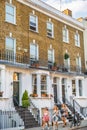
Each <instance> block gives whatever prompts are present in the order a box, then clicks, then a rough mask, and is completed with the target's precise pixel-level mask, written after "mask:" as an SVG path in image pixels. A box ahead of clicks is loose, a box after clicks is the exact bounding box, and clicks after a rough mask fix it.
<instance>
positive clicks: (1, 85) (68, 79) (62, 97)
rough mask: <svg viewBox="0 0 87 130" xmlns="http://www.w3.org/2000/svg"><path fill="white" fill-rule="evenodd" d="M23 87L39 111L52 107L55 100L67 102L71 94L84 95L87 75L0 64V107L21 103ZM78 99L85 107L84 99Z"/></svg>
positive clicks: (79, 96) (79, 97)
mask: <svg viewBox="0 0 87 130" xmlns="http://www.w3.org/2000/svg"><path fill="white" fill-rule="evenodd" d="M25 90H27V91H28V95H29V98H30V99H31V101H32V103H33V104H34V105H35V106H36V107H37V108H39V110H40V111H41V109H43V108H44V107H48V108H49V109H52V108H53V106H54V104H55V103H58V102H61V103H63V102H65V101H67V102H71V100H72V97H74V98H78V99H85V98H87V77H86V76H84V74H76V73H74V72H65V73H63V72H56V71H49V70H45V69H34V68H20V67H15V66H7V65H0V93H2V95H0V109H2V110H4V109H12V108H13V109H14V106H15V105H19V106H21V105H22V102H21V101H22V95H23V92H24V91H25ZM81 101H82V100H79V101H78V103H79V104H80V102H81ZM82 102H83V103H81V104H82V105H85V106H87V101H86V102H85V101H82Z"/></svg>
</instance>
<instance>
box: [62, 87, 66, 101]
mask: <svg viewBox="0 0 87 130" xmlns="http://www.w3.org/2000/svg"><path fill="white" fill-rule="evenodd" d="M62 101H63V103H65V85H62Z"/></svg>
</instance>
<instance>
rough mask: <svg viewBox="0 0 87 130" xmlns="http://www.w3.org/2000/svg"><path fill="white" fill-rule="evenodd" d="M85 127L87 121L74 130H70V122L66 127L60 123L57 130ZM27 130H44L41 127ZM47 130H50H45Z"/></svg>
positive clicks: (51, 129)
mask: <svg viewBox="0 0 87 130" xmlns="http://www.w3.org/2000/svg"><path fill="white" fill-rule="evenodd" d="M83 127H87V120H83V121H82V122H81V125H80V126H74V127H72V128H70V123H69V122H67V126H66V127H63V123H59V126H58V129H56V130H76V129H78V128H83ZM25 130H42V128H41V127H35V128H29V129H25ZM45 130H48V129H45ZM49 130H53V128H52V126H50V129H49Z"/></svg>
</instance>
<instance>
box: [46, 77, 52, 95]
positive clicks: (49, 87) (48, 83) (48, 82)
mask: <svg viewBox="0 0 87 130" xmlns="http://www.w3.org/2000/svg"><path fill="white" fill-rule="evenodd" d="M51 86H52V85H51V79H50V76H49V75H47V93H48V94H51V93H52V92H51V91H52V88H51Z"/></svg>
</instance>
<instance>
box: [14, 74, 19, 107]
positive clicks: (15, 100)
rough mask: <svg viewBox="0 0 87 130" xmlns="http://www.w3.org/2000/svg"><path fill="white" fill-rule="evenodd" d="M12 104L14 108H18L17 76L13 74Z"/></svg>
mask: <svg viewBox="0 0 87 130" xmlns="http://www.w3.org/2000/svg"><path fill="white" fill-rule="evenodd" d="M13 102H14V105H15V106H19V74H18V73H14V76H13Z"/></svg>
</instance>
